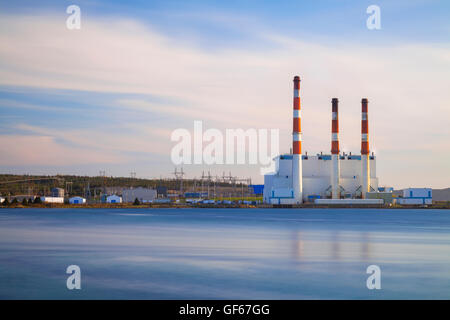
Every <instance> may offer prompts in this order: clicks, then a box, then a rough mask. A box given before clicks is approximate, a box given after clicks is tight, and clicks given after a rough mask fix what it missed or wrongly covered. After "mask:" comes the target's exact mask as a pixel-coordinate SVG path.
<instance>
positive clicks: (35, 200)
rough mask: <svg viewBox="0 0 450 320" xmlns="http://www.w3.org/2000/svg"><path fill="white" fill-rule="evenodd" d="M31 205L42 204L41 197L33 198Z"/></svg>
mask: <svg viewBox="0 0 450 320" xmlns="http://www.w3.org/2000/svg"><path fill="white" fill-rule="evenodd" d="M33 203H42V201H41V197H36V198H34V202H33Z"/></svg>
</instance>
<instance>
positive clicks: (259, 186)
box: [250, 184, 264, 195]
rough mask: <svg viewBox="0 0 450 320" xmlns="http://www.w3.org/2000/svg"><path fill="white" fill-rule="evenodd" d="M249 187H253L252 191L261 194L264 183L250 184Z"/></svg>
mask: <svg viewBox="0 0 450 320" xmlns="http://www.w3.org/2000/svg"><path fill="white" fill-rule="evenodd" d="M250 187H252V188H253V193H254V194H256V195H262V194H263V192H264V185H263V184H252V185H250Z"/></svg>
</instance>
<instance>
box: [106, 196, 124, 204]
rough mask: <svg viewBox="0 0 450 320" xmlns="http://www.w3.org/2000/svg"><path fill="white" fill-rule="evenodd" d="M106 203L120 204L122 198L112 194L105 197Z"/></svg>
mask: <svg viewBox="0 0 450 320" xmlns="http://www.w3.org/2000/svg"><path fill="white" fill-rule="evenodd" d="M106 203H122V197H120V196H118V195H115V194H113V195H111V196H108V197H106Z"/></svg>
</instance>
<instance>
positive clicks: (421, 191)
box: [395, 188, 433, 205]
mask: <svg viewBox="0 0 450 320" xmlns="http://www.w3.org/2000/svg"><path fill="white" fill-rule="evenodd" d="M395 203H396V204H402V205H424V204H432V203H433V191H432V190H431V189H430V188H407V189H404V190H403V197H401V198H397V199H395Z"/></svg>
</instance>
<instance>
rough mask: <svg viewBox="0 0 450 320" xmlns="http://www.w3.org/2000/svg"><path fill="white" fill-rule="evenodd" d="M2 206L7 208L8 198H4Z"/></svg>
mask: <svg viewBox="0 0 450 320" xmlns="http://www.w3.org/2000/svg"><path fill="white" fill-rule="evenodd" d="M2 205H4V206H9V200H8V198H5V201H3V203H2Z"/></svg>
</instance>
